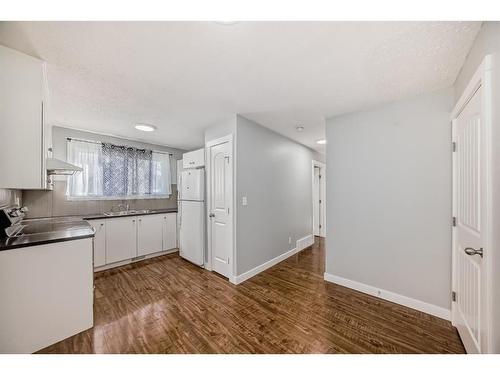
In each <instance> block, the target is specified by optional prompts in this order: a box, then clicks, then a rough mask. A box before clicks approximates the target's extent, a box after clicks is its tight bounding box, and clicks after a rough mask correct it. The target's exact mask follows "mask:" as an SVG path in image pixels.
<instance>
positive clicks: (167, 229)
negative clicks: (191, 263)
mask: <svg viewBox="0 0 500 375" xmlns="http://www.w3.org/2000/svg"><path fill="white" fill-rule="evenodd" d="M162 220H163V228H162V229H163V230H162V237H163V250H170V249H174V248H176V247H177V214H176V213H168V214H163V215H162Z"/></svg>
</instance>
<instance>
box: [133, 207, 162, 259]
mask: <svg viewBox="0 0 500 375" xmlns="http://www.w3.org/2000/svg"><path fill="white" fill-rule="evenodd" d="M163 216H164V215H144V216H139V217H138V219H137V255H138V256H141V255H148V254H152V253H157V252H159V251H162V247H163V246H162V228H163V220H164V219H163Z"/></svg>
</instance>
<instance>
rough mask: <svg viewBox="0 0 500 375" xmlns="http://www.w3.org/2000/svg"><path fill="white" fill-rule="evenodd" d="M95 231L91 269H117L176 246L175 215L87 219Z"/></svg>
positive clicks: (173, 248) (169, 250) (160, 253)
mask: <svg viewBox="0 0 500 375" xmlns="http://www.w3.org/2000/svg"><path fill="white" fill-rule="evenodd" d="M89 223H90V225H92V226H93V227H94V229H95V230H96V235H95V239H94V269H95V270H96V271H101V270H104V269H108V268H112V267H118V266H121V265H124V264H127V263H131V262H135V261H138V260H142V259H145V258H151V257H153V256H158V255H163V254H165V253H168V252H171V251H172V250H175V249H176V247H177V214H176V213H175V212H169V213H164V214H151V215H141V216H126V217H110V218H106V219H98V220H89Z"/></svg>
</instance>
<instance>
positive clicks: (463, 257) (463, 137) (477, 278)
mask: <svg viewBox="0 0 500 375" xmlns="http://www.w3.org/2000/svg"><path fill="white" fill-rule="evenodd" d="M485 65H487V60H485V61H484V62H483V64H481V67H480V69H479V70H478V72H477V73H476V74H475V76H474V78H473V79H472V81H471V83H470V84H469V86H468V87H467V89H466V91H465V93H464V95H463V96H462V98H461V100H460V101H459V102H458V104H457V109H456V110H455V111H454V114H453V121H452V129H453V142H454V153H453V215H454V221H455V226H454V229H453V246H452V252H453V253H452V254H453V256H452V259H453V260H452V261H453V263H452V269H453V270H452V273H453V291H454V293H455V295H454V297H455V298H454V299H455V301H453V302H452V323H453V325H454V326H456V327H457V329H458V332H459V334H460V337H461V339H462V342H463V343H464V346H465V348H466V350H467V352H468V353H488V351H489V347H490V343H489V340H490V337H489V336H490V334H489V327H490V319H491V313H490V302H489V300H490V296H489V293H490V287H489V280H488V279H489V275H488V273H489V272H488V259H489V254H488V251H489V249H490V246H489V238H488V236H489V233H490V229H489V224H490V219H489V217H490V215H489V210H490V207H489V204H488V202H489V201H490V198H489V194H490V191H489V174H490V172H489V157H490V152H489V139H490V137H489V132H490V126H489V114H488V106H489V105H488V103H489V100H488V96H489V95H490V93H489V85H488V83H487V82H485Z"/></svg>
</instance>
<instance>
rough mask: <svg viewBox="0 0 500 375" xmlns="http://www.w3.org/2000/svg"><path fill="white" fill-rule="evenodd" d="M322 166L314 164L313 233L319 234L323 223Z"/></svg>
mask: <svg viewBox="0 0 500 375" xmlns="http://www.w3.org/2000/svg"><path fill="white" fill-rule="evenodd" d="M320 172H321V170H320V168H319V167H318V166H314V177H313V234H314V235H315V236H319V233H320V225H321V213H320V203H319V202H320V200H321V195H320V177H319V176H320Z"/></svg>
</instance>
